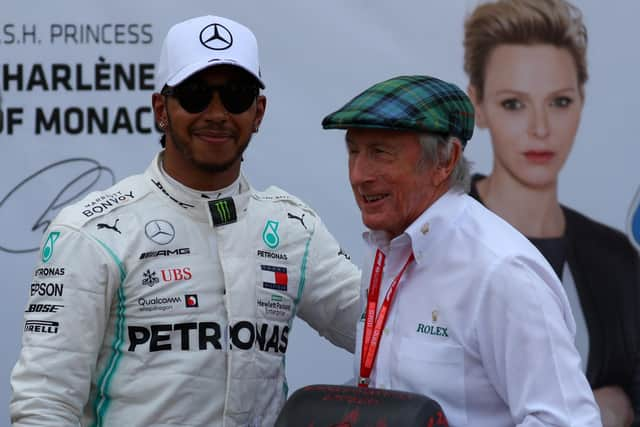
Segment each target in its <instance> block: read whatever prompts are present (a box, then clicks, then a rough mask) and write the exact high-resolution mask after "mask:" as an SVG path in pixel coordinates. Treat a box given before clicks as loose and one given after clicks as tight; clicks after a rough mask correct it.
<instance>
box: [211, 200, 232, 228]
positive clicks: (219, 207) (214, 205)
mask: <svg viewBox="0 0 640 427" xmlns="http://www.w3.org/2000/svg"><path fill="white" fill-rule="evenodd" d="M209 212H211V219H212V221H213V225H214V226H216V227H217V226H219V225H226V224H231V223H233V222H236V221H237V220H238V216H237V214H236V205H235V203H234V202H233V198H231V197H225V198H224V199H216V200H210V201H209Z"/></svg>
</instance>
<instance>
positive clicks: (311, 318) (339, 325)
mask: <svg viewBox="0 0 640 427" xmlns="http://www.w3.org/2000/svg"><path fill="white" fill-rule="evenodd" d="M306 269H307V271H306V283H305V287H304V290H303V293H302V297H301V301H300V303H299V307H298V315H299V316H300V318H301V319H303V320H304V321H306V322H307V323H308V324H309V325H310V326H311V327H312V328H314V329H315V330H317V331H318V333H319V334H320V335H322V336H324V337H326V338H327V339H329V341H331V342H332V343H333V344H335V345H337V346H339V347H342V348H344V349H346V350H347V351H349V352H351V353H353V351H354V348H355V335H356V322H357V321H358V317H359V314H360V313H359V312H360V307H359V305H360V304H359V299H360V270H359V269H358V268H357V267H356V266H355V265H354V264H353V263H352V262H351V260H350V257H349V255H347V254H346V253H344V252H343V251H342V250H341V248H340V245H339V244H338V242H337V241H336V239H335V238H334V237H333V236H332V235H331V234H330V233H329V231H328V230H327V228H326V227H325V225H324V224H323V223H322V221H321V220H320V219H318V220H317V222H316V224H315V228H314V232H313V235H312V236H311V239H310V241H309V247H308V258H307V263H306Z"/></svg>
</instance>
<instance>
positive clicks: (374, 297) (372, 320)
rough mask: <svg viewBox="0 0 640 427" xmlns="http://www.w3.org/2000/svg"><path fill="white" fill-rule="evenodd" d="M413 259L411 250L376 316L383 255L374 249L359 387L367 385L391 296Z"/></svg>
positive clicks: (385, 321) (391, 300)
mask: <svg viewBox="0 0 640 427" xmlns="http://www.w3.org/2000/svg"><path fill="white" fill-rule="evenodd" d="M414 259H415V257H414V256H413V252H412V253H411V255H409V258H408V259H407V261H406V262H405V263H404V266H403V267H402V269H401V270H400V272H399V273H398V275H397V276H396V277H395V279H393V282H391V286H389V289H388V290H387V293H386V295H385V297H384V300H383V301H382V306H380V313H379V314H378V316H376V311H377V308H378V296H379V295H380V284H381V283H382V270H383V269H384V261H385V255H384V254H383V253H382V251H381V250H380V249H378V250H377V251H376V257H375V259H374V261H373V269H372V270H371V281H370V282H369V292H368V296H367V310H366V314H365V321H364V335H363V337H362V352H361V354H360V379H359V381H358V386H359V387H368V386H369V377H370V376H371V371H372V370H373V364H374V362H375V360H376V356H377V355H378V349H379V347H380V337H381V334H382V329H383V328H384V325H385V324H386V323H387V316H388V314H389V310H390V308H391V304H392V302H393V298H394V296H395V294H396V291H397V290H398V284H399V283H400V278H401V277H402V275H403V274H404V272H405V270H406V269H407V267H408V266H409V264H411V262H412V261H413V260H414Z"/></svg>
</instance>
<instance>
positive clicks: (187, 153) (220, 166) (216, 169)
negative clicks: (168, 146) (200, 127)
mask: <svg viewBox="0 0 640 427" xmlns="http://www.w3.org/2000/svg"><path fill="white" fill-rule="evenodd" d="M167 132H168V133H169V136H170V137H171V141H172V142H173V145H174V147H175V148H176V150H177V151H179V152H180V153H181V154H182V156H183V157H184V158H185V159H187V160H189V162H190V163H191V164H192V165H193V166H194V167H196V168H197V169H199V170H201V171H203V172H209V173H220V172H226V171H227V170H229V169H230V168H231V167H232V166H234V165H235V164H236V163H237V162H238V160H240V161H242V160H243V159H242V156H243V154H244V152H245V150H246V149H247V147H248V146H249V142H250V141H251V137H249V138H247V140H246V141H245V142H244V143H242V144H240V145H238V146H237V149H236V151H235V153H234V155H233V157H232V158H230V159H229V160H227V161H225V162H219V163H212V162H204V161H199V160H198V159H196V158H195V156H194V155H193V152H192V150H191V148H190V147H189V145H188V144H186V143H185V141H184V139H183V138H181V137H180V136H179V135H177V133H176V132H175V131H174V130H173V126H172V124H171V119H170V118H169V120H168V123H167Z"/></svg>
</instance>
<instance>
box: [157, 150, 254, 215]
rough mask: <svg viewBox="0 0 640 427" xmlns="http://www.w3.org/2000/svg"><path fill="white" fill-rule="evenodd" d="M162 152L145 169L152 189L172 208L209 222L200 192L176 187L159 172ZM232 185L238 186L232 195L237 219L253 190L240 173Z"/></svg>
mask: <svg viewBox="0 0 640 427" xmlns="http://www.w3.org/2000/svg"><path fill="white" fill-rule="evenodd" d="M163 156H164V151H161V152H160V153H158V154H157V155H156V156H155V158H154V159H153V161H152V162H151V164H150V165H149V167H148V168H147V170H146V172H145V175H146V177H147V179H149V181H150V182H151V184H152V187H153V188H154V189H155V190H157V191H160V192H161V193H162V194H163V195H164V196H165V197H166V198H168V199H169V200H170V201H171V202H172V203H171V204H173V205H174V206H177V207H178V208H182V209H183V210H184V212H185V214H186V215H189V216H191V217H193V218H194V219H197V220H200V221H207V222H211V213H210V209H209V203H208V202H209V201H211V199H207V198H206V197H203V196H202V192H200V191H196V190H194V189H191V188H189V187H186V186H185V185H183V184H179V185H176V184H174V182H172V181H173V180H169V179H167V176H166V175H165V173H163V172H162V171H161V168H162V158H163ZM236 182H237V184H236V183H234V185H238V187H237V188H238V192H235V191H234V193H235V194H232V195H231V196H232V198H233V201H234V204H235V210H236V213H237V215H238V219H239V218H240V217H242V216H244V214H245V212H246V210H247V209H246V208H247V205H248V203H249V198H250V196H251V194H252V193H253V189H252V188H251V186H250V185H249V182H248V181H247V179H246V178H245V176H244V175H243V174H242V173H241V174H240V176H239V178H238V181H236Z"/></svg>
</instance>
